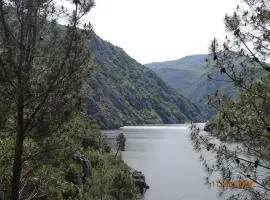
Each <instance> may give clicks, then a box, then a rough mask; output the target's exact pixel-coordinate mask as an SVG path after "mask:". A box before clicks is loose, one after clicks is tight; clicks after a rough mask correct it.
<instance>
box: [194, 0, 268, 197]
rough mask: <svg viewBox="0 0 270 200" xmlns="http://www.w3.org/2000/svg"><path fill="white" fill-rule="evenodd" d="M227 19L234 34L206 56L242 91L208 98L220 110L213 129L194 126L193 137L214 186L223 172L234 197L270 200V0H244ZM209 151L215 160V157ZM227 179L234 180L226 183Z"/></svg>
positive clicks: (228, 191)
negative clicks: (211, 157) (214, 180)
mask: <svg viewBox="0 0 270 200" xmlns="http://www.w3.org/2000/svg"><path fill="white" fill-rule="evenodd" d="M224 21H225V27H226V29H227V31H228V33H229V34H228V36H226V40H225V42H224V43H223V44H219V42H218V41H217V40H216V39H214V40H213V42H212V44H211V46H210V50H211V52H212V54H211V57H209V58H208V59H207V60H206V61H207V62H209V63H211V64H212V63H214V66H215V68H216V70H218V71H219V72H220V73H221V74H222V75H223V76H225V77H227V78H226V81H230V82H232V84H233V85H234V87H235V88H237V91H238V94H237V95H234V96H233V97H232V96H228V95H226V94H222V92H221V91H216V92H215V93H213V94H210V95H209V101H208V103H209V104H210V105H212V106H214V107H215V108H216V109H217V110H218V113H217V114H216V115H215V116H214V117H213V119H211V121H210V124H211V129H212V130H211V134H201V133H200V131H199V129H198V128H196V127H195V126H192V134H191V139H192V141H193V144H194V147H195V149H196V150H198V151H200V152H201V153H202V155H201V157H200V158H201V160H202V163H203V165H204V166H205V168H206V169H207V171H208V172H209V176H208V177H207V179H206V183H208V184H210V185H211V183H212V182H211V180H210V179H211V178H213V176H211V175H213V174H215V176H217V174H218V175H219V178H218V179H219V180H220V186H221V192H224V193H225V194H224V195H226V196H227V197H228V199H240V198H242V199H269V198H270V175H269V173H270V145H269V144H270V130H269V125H270V112H269V110H270V102H269V99H270V74H269V72H270V66H269V64H268V63H269V58H270V2H269V1H265V0H244V1H243V3H242V4H241V5H240V6H237V8H236V10H235V12H234V13H233V14H232V15H226V16H225V20H224ZM208 77H209V78H210V79H215V77H212V76H211V75H209V76H208ZM217 138H218V139H219V140H218V141H217V140H216V139H217ZM209 152H211V153H210V154H209ZM209 155H212V156H213V155H214V156H215V159H214V160H212V161H209V160H208V159H209ZM242 180H248V181H251V182H252V186H251V187H246V185H243V184H242V183H243V182H241V181H242ZM226 181H227V183H228V181H231V182H230V183H234V184H230V185H229V186H228V185H224V183H226ZM240 183H241V184H240ZM249 183H250V182H249ZM249 186H250V185H249Z"/></svg>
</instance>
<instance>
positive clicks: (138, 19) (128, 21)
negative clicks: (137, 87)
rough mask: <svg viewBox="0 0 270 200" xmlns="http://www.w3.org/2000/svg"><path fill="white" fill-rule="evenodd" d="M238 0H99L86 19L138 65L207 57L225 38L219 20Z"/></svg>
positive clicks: (99, 33)
mask: <svg viewBox="0 0 270 200" xmlns="http://www.w3.org/2000/svg"><path fill="white" fill-rule="evenodd" d="M237 3H239V0H206V1H200V0H189V1H183V0H168V1H166V2H164V1H161V0H147V1H143V0H137V1H132V0H129V1H127V0H114V1H110V0H99V1H96V6H95V7H94V8H93V10H92V11H91V12H90V14H89V16H88V18H87V20H90V22H91V23H92V24H93V26H94V30H95V32H96V33H97V34H98V35H99V36H100V37H101V38H102V39H104V40H107V41H109V42H111V43H112V44H114V45H116V46H119V47H121V48H123V49H124V50H125V51H126V52H127V53H128V54H129V55H130V56H131V57H132V58H134V59H136V60H137V61H138V62H140V63H142V64H146V63H151V62H162V61H170V60H177V59H180V58H182V57H185V56H189V55H195V54H207V53H209V52H208V47H209V45H210V43H211V40H212V39H213V38H214V37H216V38H217V39H218V40H220V41H222V40H223V39H224V37H225V36H226V31H225V27H224V22H223V19H224V16H225V14H226V13H228V14H230V13H233V11H234V8H235V7H236V5H237Z"/></svg>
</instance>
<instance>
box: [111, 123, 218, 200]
mask: <svg viewBox="0 0 270 200" xmlns="http://www.w3.org/2000/svg"><path fill="white" fill-rule="evenodd" d="M120 132H122V133H124V134H125V136H126V138H127V143H126V150H125V152H122V156H123V159H124V161H125V162H126V163H127V164H128V165H129V166H131V167H132V168H134V169H136V170H139V171H142V172H143V173H144V175H145V177H146V182H147V183H148V185H149V186H150V189H149V190H147V192H146V193H145V195H144V198H143V199H144V200H219V199H222V198H220V197H218V189H217V188H213V187H210V188H209V187H208V186H207V185H205V184H204V179H205V177H206V173H205V172H204V169H203V166H202V164H201V163H200V161H199V159H198V158H199V154H198V153H196V152H195V151H194V150H193V147H192V144H191V142H190V139H189V132H190V130H189V124H179V125H159V126H126V127H122V128H120V129H118V130H110V131H106V135H107V136H108V137H109V138H111V139H112V138H115V136H116V135H117V134H118V133H120Z"/></svg>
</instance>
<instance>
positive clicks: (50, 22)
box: [0, 0, 94, 200]
mask: <svg viewBox="0 0 270 200" xmlns="http://www.w3.org/2000/svg"><path fill="white" fill-rule="evenodd" d="M66 3H67V2H66ZM72 5H73V10H70V9H66V8H65V7H62V6H61V5H59V4H57V3H55V1H51V0H35V1H33V0H27V1H26V0H19V1H17V0H16V1H15V0H0V109H1V117H0V137H1V138H3V139H5V138H12V140H11V141H10V148H13V149H14V154H13V155H12V159H13V162H12V163H13V164H12V165H13V167H12V168H13V169H12V180H11V181H10V185H11V199H13V200H18V199H20V190H21V189H22V185H21V175H22V170H23V168H24V165H25V163H26V162H27V158H28V157H30V156H31V154H34V153H36V152H28V149H27V148H28V147H26V146H25V141H26V140H29V139H33V140H35V141H36V142H37V143H38V144H39V145H40V148H42V146H43V145H44V142H43V141H44V140H45V138H46V137H47V136H50V135H52V134H53V133H55V132H56V131H57V130H58V129H59V128H60V127H61V126H62V124H63V123H64V122H67V121H68V120H69V119H70V117H71V116H72V114H73V113H74V111H75V110H76V109H77V108H78V107H80V104H81V102H80V100H81V98H80V97H81V96H82V90H81V88H82V86H83V85H84V83H85V81H86V78H87V77H88V76H89V73H90V71H91V66H92V64H91V61H90V52H89V50H88V48H87V39H89V36H90V34H91V25H87V24H85V25H84V28H81V29H79V28H78V26H79V25H80V19H81V18H82V17H84V16H85V15H86V14H87V13H88V12H89V11H90V9H91V8H92V7H93V6H94V3H93V1H91V0H88V1H82V2H80V1H74V3H73V4H72ZM60 20H61V22H62V23H65V24H66V26H61V25H59V24H58V23H59V22H60ZM43 151H44V149H43ZM1 156H2V155H1ZM32 156H33V155H32Z"/></svg>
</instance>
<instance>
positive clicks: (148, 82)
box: [87, 36, 201, 129]
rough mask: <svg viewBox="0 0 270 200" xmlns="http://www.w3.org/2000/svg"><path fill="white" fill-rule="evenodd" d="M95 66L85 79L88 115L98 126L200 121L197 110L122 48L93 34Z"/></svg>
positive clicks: (111, 126) (90, 45)
mask: <svg viewBox="0 0 270 200" xmlns="http://www.w3.org/2000/svg"><path fill="white" fill-rule="evenodd" d="M89 48H90V49H91V50H92V52H93V54H94V61H95V64H96V66H97V68H96V69H95V73H94V76H93V77H91V79H90V82H89V97H88V99H87V104H88V110H87V111H88V114H89V115H90V116H91V117H92V118H93V119H95V120H96V121H97V122H98V123H99V125H100V127H102V128H104V129H106V128H118V127H120V126H123V125H130V124H133V125H136V124H156V123H180V122H185V121H190V120H194V121H199V120H201V116H200V111H199V109H198V108H197V107H196V106H194V104H192V103H191V102H190V101H189V100H187V99H186V98H184V97H183V96H181V95H179V94H178V93H177V92H176V90H174V89H173V88H171V87H170V86H168V84H166V83H165V82H164V81H162V80H161V79H160V78H159V77H157V75H156V74H155V73H154V72H152V71H151V70H149V69H147V68H146V67H144V66H143V65H141V64H139V63H137V62H136V61H135V60H134V59H132V58H130V57H129V56H128V55H127V54H126V53H125V52H124V51H123V50H122V49H120V48H119V47H115V46H113V45H112V44H110V43H108V42H105V41H104V40H102V39H101V38H99V37H98V36H95V37H93V38H92V39H91V41H90V42H89Z"/></svg>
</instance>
